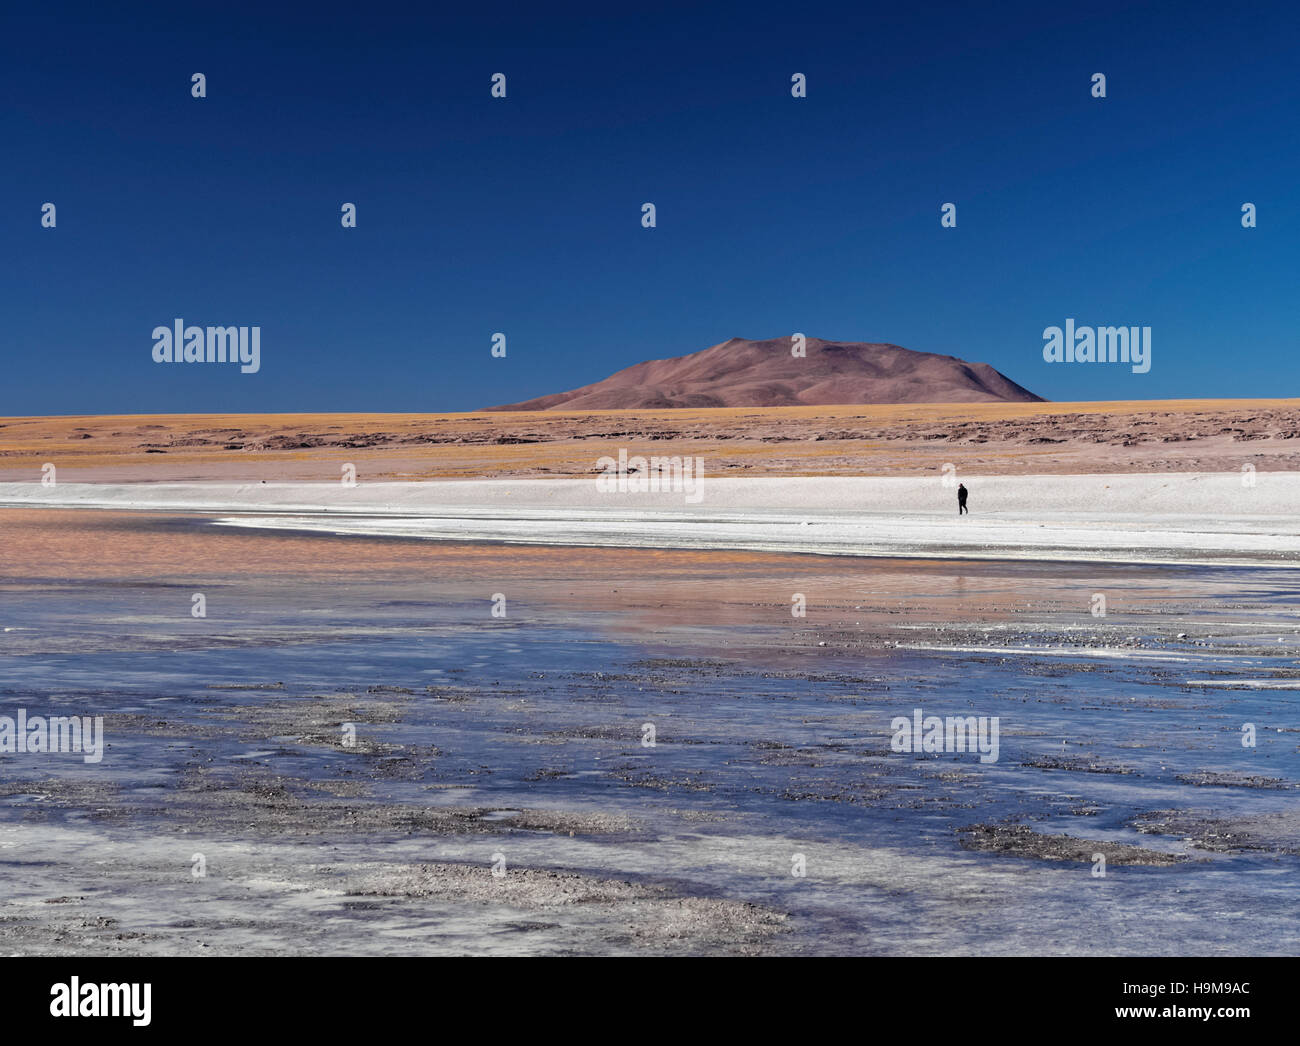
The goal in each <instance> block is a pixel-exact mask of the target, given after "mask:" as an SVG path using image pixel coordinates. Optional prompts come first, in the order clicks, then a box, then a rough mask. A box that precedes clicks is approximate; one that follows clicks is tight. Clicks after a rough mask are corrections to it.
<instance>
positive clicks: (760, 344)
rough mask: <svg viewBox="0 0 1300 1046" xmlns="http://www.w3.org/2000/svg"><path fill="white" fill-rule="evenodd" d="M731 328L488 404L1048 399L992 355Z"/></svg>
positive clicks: (552, 406)
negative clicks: (567, 386) (604, 373)
mask: <svg viewBox="0 0 1300 1046" xmlns="http://www.w3.org/2000/svg"><path fill="white" fill-rule="evenodd" d="M790 347H791V339H790V337H789V336H786V337H784V338H768V339H766V340H764V341H749V340H747V339H745V338H731V339H730V340H728V341H724V342H722V343H721V344H720V345H714V346H712V347H711V348H708V349H702V350H701V351H699V352H692V353H690V354H688V355H686V356H675V357H673V358H672V359H667V360H648V361H647V362H645V363H638V364H636V365H635V366H633V367H628V368H626V369H625V370H621V371H618V372H617V373H615V374H611V375H610V376H609V377H608V378H606V379H605V380H604V381H598V382H596V383H595V384H594V385H584V386H583V387H582V388H580V389H572V390H571V391H569V392H557V393H554V394H552V395H550V396H539V397H538V398H537V399H531V400H525V401H523V402H522V403H508V404H506V405H504V406H500V407H487V408H485V409H486V410H556V409H560V408H563V409H564V410H636V409H644V408H663V407H789V406H798V405H800V404H804V405H824V404H853V403H979V402H994V401H1007V400H1018V401H1024V402H1041V401H1042V399H1043V397H1042V396H1036V395H1034V394H1033V393H1032V392H1030V391H1029V390H1028V389H1024V388H1022V387H1021V386H1019V385H1017V384H1016V383H1015V382H1014V381H1012V380H1011V379H1010V378H1008V377H1006V376H1005V375H1003V374H1000V373H998V372H997V371H996V370H994V369H993V368H992V367H990V366H989V365H988V364H987V363H967V362H966V361H965V360H959V359H957V357H956V356H940V355H938V354H936V353H933V352H913V351H912V350H911V349H904V348H900V347H899V346H897V345H883V344H878V343H875V342H860V341H823V340H822V339H821V338H808V339H807V343H806V348H807V356H806V357H802V358H801V357H797V356H792V355H791V354H790Z"/></svg>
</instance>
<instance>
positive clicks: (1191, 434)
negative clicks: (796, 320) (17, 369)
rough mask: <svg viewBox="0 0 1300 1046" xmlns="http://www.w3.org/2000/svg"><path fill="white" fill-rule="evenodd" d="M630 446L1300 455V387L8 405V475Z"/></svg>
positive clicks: (1106, 461)
mask: <svg viewBox="0 0 1300 1046" xmlns="http://www.w3.org/2000/svg"><path fill="white" fill-rule="evenodd" d="M619 447H626V448H628V451H629V453H631V454H651V453H653V454H692V455H698V456H702V457H704V458H705V460H706V464H707V468H708V470H709V472H710V474H712V475H743V474H745V473H754V474H769V475H772V474H777V475H895V474H897V475H931V474H936V473H939V472H941V471H942V469H943V466H944V465H945V464H952V465H953V466H954V467H956V468H957V469H958V470H959V471H961V472H970V473H972V474H984V475H1016V474H1038V475H1041V474H1078V473H1117V472H1139V473H1144V472H1178V471H1199V472H1237V471H1239V470H1240V469H1241V467H1242V466H1243V465H1244V464H1253V465H1254V467H1255V468H1257V469H1259V470H1261V471H1266V470H1300V401H1297V400H1294V399H1289V400H1288V399H1275V400H1267V399H1261V400H1215V399H1200V400H1169V401H1160V400H1151V401H1129V402H1112V403H982V404H922V405H915V404H895V405H875V406H843V407H780V408H763V409H759V408H718V409H708V410H692V409H683V410H661V411H653V410H646V411H589V412H576V413H563V412H544V413H479V414H365V415H362V414H285V415H246V414H230V415H156V416H152V415H116V416H97V417H62V418H0V480H31V479H33V478H37V477H39V475H40V469H41V467H42V466H43V465H44V464H46V463H47V462H48V463H53V464H54V465H56V467H57V468H58V469H59V471H60V474H61V475H63V476H65V477H66V478H68V479H78V480H83V481H108V480H112V481H119V482H138V481H145V480H147V481H154V480H172V481H188V480H220V481H226V482H237V481H253V482H260V481H261V480H268V481H271V482H280V481H288V480H321V479H334V478H336V477H338V475H339V473H340V469H341V467H342V465H343V464H345V463H351V464H353V465H355V466H356V468H357V471H358V474H359V476H360V477H361V478H362V479H370V480H381V479H397V480H405V479H430V478H444V477H484V478H491V477H499V476H542V477H545V476H582V475H588V474H590V473H592V472H593V470H594V469H595V468H596V460H597V459H598V458H599V457H601V456H602V455H605V454H617V450H618V448H619Z"/></svg>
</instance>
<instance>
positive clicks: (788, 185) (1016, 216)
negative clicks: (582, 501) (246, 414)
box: [0, 0, 1300, 414]
mask: <svg viewBox="0 0 1300 1046" xmlns="http://www.w3.org/2000/svg"><path fill="white" fill-rule="evenodd" d="M10 6H11V8H12V7H13V6H15V5H10ZM27 6H30V8H31V11H32V13H21V12H19V13H14V12H13V11H12V9H11V10H10V11H8V12H6V14H5V15H4V16H3V18H2V20H0V29H2V30H3V31H2V32H0V88H3V94H2V96H0V97H2V99H3V108H2V109H0V142H3V152H2V153H0V155H2V156H3V161H4V162H3V165H2V167H0V243H2V244H3V249H2V250H0V316H2V317H3V328H2V329H3V347H4V360H3V366H4V370H3V373H4V380H3V381H2V382H0V413H2V414H46V413H56V414H72V413H90V412H128V413H139V412H188V411H209V410H220V411H289V410H393V411H426V410H428V411H434V410H462V409H470V408H474V407H478V406H484V405H488V404H493V403H502V402H509V401H513V400H517V399H523V398H526V397H531V396H535V395H540V394H544V393H548V392H555V391H559V390H562V389H566V388H570V387H573V386H576V385H580V384H585V383H588V382H591V381H595V380H598V379H600V378H603V377H605V376H606V375H608V374H609V373H611V372H613V371H614V370H617V369H619V368H621V367H624V366H628V365H630V364H633V363H637V362H639V361H641V360H643V359H649V358H660V357H664V356H674V355H680V354H682V353H686V352H691V351H694V350H697V349H702V348H704V347H706V346H708V345H711V344H714V343H716V342H719V341H722V340H724V339H726V338H728V337H732V336H741V337H749V338H763V337H775V336H781V335H786V334H789V333H791V332H793V331H803V332H804V333H806V334H808V335H812V336H819V337H825V338H838V339H844V340H870V341H891V342H895V343H897V344H900V345H904V346H906V347H908V348H913V349H919V350H925V351H932V352H942V353H951V354H953V355H957V356H961V357H964V358H967V359H971V360H978V361H986V362H988V363H991V364H992V365H993V366H995V367H997V368H998V369H1000V370H1002V371H1003V372H1004V373H1006V374H1007V375H1009V376H1010V377H1012V378H1013V379H1015V380H1016V381H1019V382H1020V383H1021V384H1023V385H1025V386H1027V387H1029V388H1031V389H1032V390H1034V391H1036V392H1038V393H1040V394H1041V395H1044V396H1047V397H1048V398H1050V399H1060V400H1068V399H1123V398H1154V397H1175V396H1201V395H1222V396H1270V395H1295V394H1296V391H1297V390H1296V385H1295V383H1294V381H1293V376H1294V375H1295V374H1296V367H1295V364H1294V361H1295V359H1296V356H1297V353H1298V352H1300V337H1298V331H1300V323H1298V322H1297V320H1298V319H1300V317H1298V316H1297V312H1298V311H1300V309H1298V303H1300V293H1298V292H1300V288H1298V286H1297V277H1298V276H1300V264H1297V263H1298V262H1300V208H1298V207H1297V202H1296V201H1297V193H1300V136H1298V135H1297V134H1296V128H1297V121H1298V117H1297V114H1300V73H1298V72H1297V60H1296V55H1297V54H1300V14H1298V13H1297V6H1296V5H1295V4H1294V3H1287V4H1283V3H1277V4H1261V5H1246V6H1244V7H1242V6H1229V5H1225V4H1222V3H1214V4H1210V3H1177V4H1173V3H1165V4H1111V3H1087V4H1067V5H1064V6H1061V5H1055V4H1044V3H1041V2H1037V3H1032V4H1024V5H1018V4H1001V3H1000V4H989V5H981V4H971V3H961V4H954V5H951V6H948V5H916V6H912V5H898V4H891V5H889V6H888V8H886V9H884V10H875V9H873V8H872V6H871V5H869V4H868V5H863V4H861V3H844V4H819V3H809V2H802V0H801V2H799V3H781V4H763V3H761V2H747V3H743V4H734V5H731V4H728V5H722V4H703V5H701V4H686V5H681V6H680V7H677V6H673V7H665V6H663V5H660V4H655V5H646V7H645V8H644V9H643V10H642V11H640V12H639V13H629V12H628V11H626V10H622V8H623V7H624V5H621V4H609V3H593V4H587V5H544V4H520V5H515V4H510V3H495V2H494V3H489V4H458V5H455V6H450V5H448V6H445V7H444V6H442V5H436V4H435V5H428V6H426V5H415V4H409V5H408V4H403V5H394V6H392V7H389V6H388V5H386V4H384V3H379V2H367V3H364V4H348V5H340V6H337V7H333V6H331V5H328V4H326V5H306V4H304V5H300V9H301V11H302V12H303V13H302V14H301V15H297V14H292V13H285V14H276V13H274V12H271V13H268V12H267V11H266V10H264V9H262V7H261V5H249V6H247V7H244V6H242V5H236V4H226V3H222V4H205V5H199V4H184V3H169V4H166V5H159V6H156V7H155V6H152V5H132V4H130V3H127V4H123V5H116V4H94V5H91V4H78V5H60V4H57V3H54V4H39V5H38V4H31V5H27ZM270 6H272V7H274V6H275V5H270ZM295 6H299V5H295ZM416 8H424V9H423V10H415V9H416ZM194 72H202V73H205V74H206V75H207V78H208V97H207V98H205V99H202V100H196V99H193V98H191V96H190V76H191V74H192V73H194ZM496 72H503V73H505V74H506V75H507V77H508V97H507V98H506V99H505V100H495V99H493V98H491V97H490V95H489V88H490V77H491V75H492V74H493V73H496ZM795 72H802V73H806V74H807V76H808V97H807V98H806V99H803V100H795V99H793V98H792V97H791V96H790V76H791V74H792V73H795ZM1094 72H1103V73H1105V74H1106V75H1107V78H1108V85H1107V93H1108V97H1107V98H1106V99H1105V100H1096V99H1094V98H1092V97H1091V96H1090V93H1089V90H1090V77H1091V75H1092V74H1093V73H1094ZM47 201H51V202H54V203H55V204H56V205H57V207H58V227H57V228H56V229H54V230H48V229H42V228H41V227H40V207H41V205H42V204H43V203H45V202H47ZM345 201H348V202H354V203H356V204H357V206H358V209H359V212H358V228H356V229H351V230H345V229H343V228H341V227H340V224H339V216H340V214H339V208H340V205H341V204H342V203H343V202H345ZM645 201H653V202H654V203H655V204H656V206H657V208H658V227H657V228H655V229H653V230H647V229H643V228H642V227H641V225H640V215H641V210H640V208H641V204H642V203H643V202H645ZM947 201H952V202H955V203H956V204H957V206H958V227H957V228H956V229H942V228H941V227H940V224H939V208H940V205H941V204H942V203H944V202H947ZM1246 201H1250V202H1252V203H1254V204H1256V205H1257V207H1258V213H1259V217H1258V221H1259V225H1258V228H1255V229H1252V230H1246V229H1243V228H1242V227H1241V223H1240V208H1241V204H1242V203H1243V202H1246ZM177 316H180V317H184V318H185V320H186V321H187V322H192V323H197V324H204V325H206V324H250V325H251V324H260V325H261V327H262V370H261V373H259V374H257V375H249V376H243V375H240V374H238V373H237V370H236V369H235V368H232V367H220V366H215V365H212V366H184V367H182V366H170V367H169V366H161V365H158V364H155V363H154V362H153V361H152V359H151V356H150V351H151V348H152V344H153V343H152V340H151V336H150V332H151V331H152V329H153V328H154V327H155V326H157V325H159V324H169V323H170V322H171V321H172V319H173V318H174V317H177ZM1066 317H1073V318H1075V319H1076V320H1077V321H1078V322H1079V323H1080V324H1094V325H1110V324H1114V325H1121V324H1125V325H1132V324H1141V325H1150V326H1151V327H1152V328H1153V347H1154V365H1153V367H1152V370H1151V372H1150V373H1149V374H1146V375H1134V374H1132V373H1131V372H1130V371H1129V370H1128V368H1126V367H1121V366H1118V365H1111V366H1104V365H1096V364H1094V365H1092V366H1087V367H1085V366H1082V365H1049V364H1046V363H1044V362H1043V360H1042V344H1043V342H1042V330H1043V328H1044V327H1046V326H1049V325H1052V324H1057V325H1059V324H1063V322H1064V320H1065V319H1066ZM495 331H503V332H505V333H506V335H507V337H508V339H509V340H508V344H509V355H508V357H507V358H506V359H505V360H494V359H492V358H491V357H490V355H489V352H488V349H489V339H490V336H491V334H492V333H493V332H495Z"/></svg>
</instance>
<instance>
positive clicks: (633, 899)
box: [345, 863, 788, 952]
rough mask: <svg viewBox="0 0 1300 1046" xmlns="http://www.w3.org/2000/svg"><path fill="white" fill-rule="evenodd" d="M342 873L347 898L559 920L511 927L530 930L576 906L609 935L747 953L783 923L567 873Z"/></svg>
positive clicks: (761, 912)
mask: <svg viewBox="0 0 1300 1046" xmlns="http://www.w3.org/2000/svg"><path fill="white" fill-rule="evenodd" d="M346 871H347V873H348V880H347V886H346V887H345V888H346V891H347V894H348V895H349V896H352V897H401V898H405V899H417V900H430V901H436V902H450V903H456V904H475V905H493V906H505V907H508V908H511V909H517V910H518V911H520V912H523V913H544V914H545V915H546V916H547V917H548V919H550V920H554V919H557V918H558V919H559V920H560V922H551V921H543V922H540V923H537V922H531V923H528V922H525V923H523V924H522V925H521V924H519V923H515V924H512V926H513V928H515V929H525V930H530V931H533V930H543V929H551V928H554V927H557V926H559V925H562V923H563V921H564V918H565V916H564V914H563V911H564V909H573V908H579V907H580V908H581V909H582V911H583V918H584V919H591V918H595V919H597V920H599V921H600V922H602V923H608V924H609V926H608V928H607V929H606V931H605V932H606V934H607V935H609V936H611V937H612V938H615V939H618V938H624V939H626V941H627V942H629V943H632V942H634V943H636V944H638V945H650V946H671V945H673V944H679V943H689V944H693V945H698V946H701V947H708V948H710V949H716V948H718V947H719V946H721V947H722V948H724V949H726V950H738V951H742V952H748V951H752V950H758V949H759V947H760V946H761V945H762V944H763V943H764V942H765V941H766V940H767V939H768V938H770V937H771V936H772V935H773V934H776V933H779V932H781V931H782V930H783V929H784V927H785V925H786V920H787V918H788V917H787V915H786V914H785V913H783V912H778V911H775V910H773V909H771V908H766V907H763V906H761V905H756V904H751V903H749V902H745V901H730V900H724V899H718V898H713V897H701V896H691V895H682V894H678V893H675V892H674V891H672V890H670V889H668V888H667V887H664V886H659V885H650V884H642V883H633V882H629V881H628V880H625V879H602V878H597V877H594V876H588V875H581V874H578V873H575V872H567V871H555V870H548V869H536V868H514V869H508V870H506V871H505V873H504V874H502V875H500V876H494V875H493V874H492V872H491V871H490V870H489V869H488V868H487V867H484V866H477V867H476V866H470V865H463V864H448V863H439V864H419V865H368V866H360V867H356V866H353V867H351V868H348V869H347V870H346Z"/></svg>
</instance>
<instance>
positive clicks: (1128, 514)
mask: <svg viewBox="0 0 1300 1046" xmlns="http://www.w3.org/2000/svg"><path fill="white" fill-rule="evenodd" d="M962 479H963V481H964V482H965V483H966V484H967V487H968V489H969V490H970V491H971V495H970V507H971V510H972V511H971V514H968V515H966V516H958V515H957V513H956V511H955V508H956V501H955V492H954V490H953V489H952V488H951V487H949V486H946V485H945V484H944V482H943V481H942V480H940V479H936V478H933V477H927V478H908V477H784V478H778V477H752V478H739V477H725V476H724V477H721V478H710V477H708V476H707V475H706V476H705V478H704V480H703V481H701V483H700V485H699V487H698V488H697V490H696V494H694V495H693V494H690V493H689V492H686V491H665V492H657V493H650V492H646V493H633V492H617V491H609V492H602V491H601V490H600V489H599V488H598V486H597V484H596V483H595V481H594V480H592V479H585V480H572V479H553V480H526V479H515V480H459V481H456V480H443V481H428V482H406V483H382V482H381V483H361V484H358V485H357V486H344V485H343V484H342V483H316V484H307V483H277V484H272V483H258V484H239V485H235V484H222V483H189V484H179V483H152V484H132V483H121V484H117V483H100V484H89V483H75V482H73V483H69V482H60V483H57V484H55V485H53V486H44V485H41V484H39V483H0V504H5V505H11V506H22V507H36V506H48V507H76V508H103V509H115V510H121V509H132V510H147V511H173V512H205V513H217V514H221V515H222V519H221V522H222V523H223V524H224V525H228V526H243V527H259V528H264V529H282V530H312V531H322V532H326V533H331V534H358V535H383V536H392V537H410V538H432V539H439V540H450V541H509V542H514V543H521V544H544V545H592V546H615V547H624V548H694V549H719V550H722V549H728V550H746V551H763V552H800V553H816V554H821V555H854V556H910V557H918V556H920V557H931V558H934V557H964V558H981V559H988V558H1002V559H1055V560H1059V559H1080V558H1083V559H1094V560H1103V561H1109V562H1131V563H1171V564H1178V563H1184V564H1186V563H1220V564H1240V565H1244V564H1250V563H1269V564H1275V565H1282V566H1295V565H1300V515H1297V514H1296V513H1295V511H1294V506H1295V505H1296V504H1298V503H1300V474H1298V473H1279V472H1268V473H1252V474H1248V475H1247V476H1243V475H1242V474H1217V475H1216V474H1203V473H1167V474H1155V475H1088V476H965V475H963V476H962ZM696 495H698V503H696ZM236 513H239V515H236Z"/></svg>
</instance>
